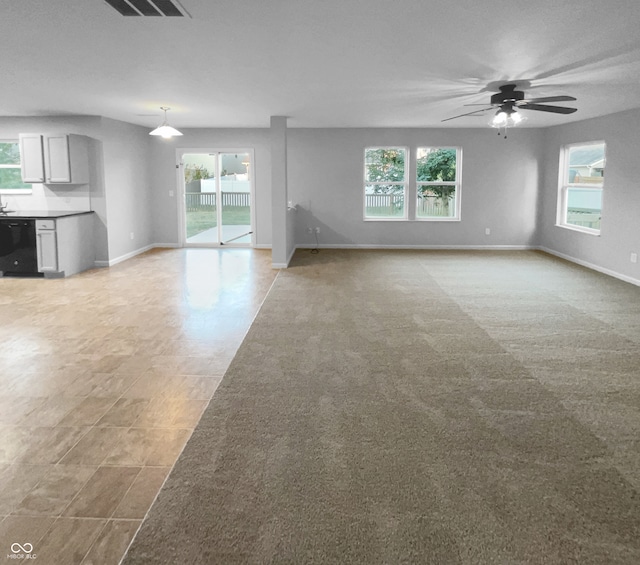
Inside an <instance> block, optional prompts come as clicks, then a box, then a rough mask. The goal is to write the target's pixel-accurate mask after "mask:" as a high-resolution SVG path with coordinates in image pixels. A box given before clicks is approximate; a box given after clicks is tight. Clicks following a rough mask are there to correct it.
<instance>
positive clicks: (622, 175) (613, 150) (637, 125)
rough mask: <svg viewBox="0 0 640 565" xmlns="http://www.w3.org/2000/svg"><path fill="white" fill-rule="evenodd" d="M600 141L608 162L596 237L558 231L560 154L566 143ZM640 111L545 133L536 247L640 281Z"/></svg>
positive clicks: (562, 230)
mask: <svg viewBox="0 0 640 565" xmlns="http://www.w3.org/2000/svg"><path fill="white" fill-rule="evenodd" d="M598 140H604V141H605V142H606V144H607V163H606V168H605V180H604V190H603V200H602V222H601V230H600V232H601V233H600V235H599V236H594V235H590V234H586V233H580V232H576V231H572V230H568V229H565V228H561V227H557V226H556V225H555V223H556V203H557V194H558V172H559V171H558V169H559V156H560V149H561V147H562V146H563V145H566V144H569V143H578V142H586V141H598ZM639 149H640V110H632V111H628V112H622V113H618V114H612V115H610V116H605V117H602V118H596V119H592V120H585V121H582V122H575V123H572V124H568V125H564V126H557V127H552V128H548V129H547V130H545V132H544V155H543V164H544V175H543V177H542V179H541V180H542V182H541V183H540V214H539V217H538V226H539V229H538V235H537V238H536V242H537V244H538V245H540V246H542V247H543V248H545V249H548V250H550V251H552V252H554V253H557V254H560V255H563V256H566V257H568V258H572V259H574V260H577V261H579V262H581V263H584V264H587V265H589V266H593V267H597V268H599V269H600V270H603V271H605V272H611V273H612V274H617V275H622V278H625V277H627V278H629V279H633V280H635V281H638V280H640V264H639V263H635V264H634V263H631V262H630V255H631V253H632V252H634V253H638V254H640V186H639V185H640V181H639V179H638V170H639V168H638V163H639V158H638V150H639Z"/></svg>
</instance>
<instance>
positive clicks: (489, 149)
mask: <svg viewBox="0 0 640 565" xmlns="http://www.w3.org/2000/svg"><path fill="white" fill-rule="evenodd" d="M542 135H543V132H542V130H539V129H524V128H522V129H519V130H514V131H513V132H510V133H509V136H508V139H507V140H505V139H503V138H502V137H499V136H498V135H497V134H496V131H495V130H493V129H490V128H482V129H417V128H416V129H290V130H288V143H289V152H288V167H289V183H288V184H289V186H288V188H289V199H290V200H293V201H294V203H295V204H297V205H298V212H297V213H296V235H295V239H296V242H297V243H298V245H300V244H302V245H307V246H309V245H315V236H313V235H310V234H309V233H308V231H307V228H308V227H319V228H320V235H319V242H320V244H321V245H336V246H342V245H347V246H425V247H429V246H434V247H437V246H444V247H454V246H461V247H482V246H518V247H519V246H529V245H533V244H534V243H535V241H534V239H535V231H536V217H537V191H538V182H539V174H540V172H539V159H540V156H541V153H542V146H541V140H542ZM368 146H409V147H410V148H411V149H412V154H414V153H415V151H414V149H415V148H416V147H420V146H461V147H462V162H463V166H462V195H461V197H462V213H461V221H459V222H425V221H401V222H399V221H364V220H363V158H364V149H365V147H368ZM485 228H490V229H491V235H488V236H487V235H485Z"/></svg>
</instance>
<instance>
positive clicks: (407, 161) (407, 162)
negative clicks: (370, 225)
mask: <svg viewBox="0 0 640 565" xmlns="http://www.w3.org/2000/svg"><path fill="white" fill-rule="evenodd" d="M377 149H402V150H403V151H404V180H403V181H388V182H387V181H384V182H371V181H369V180H367V151H370V150H374V151H375V150H377ZM362 156H363V167H362V178H363V185H362V218H363V220H364V221H365V222H406V221H407V220H408V219H409V179H410V178H411V173H410V171H411V149H410V148H409V147H408V146H406V145H370V146H369V145H368V146H366V147H365V148H364V151H363V154H362ZM371 184H385V185H395V186H402V187H403V196H404V205H403V215H402V216H367V185H371Z"/></svg>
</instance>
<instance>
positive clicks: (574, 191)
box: [557, 141, 606, 235]
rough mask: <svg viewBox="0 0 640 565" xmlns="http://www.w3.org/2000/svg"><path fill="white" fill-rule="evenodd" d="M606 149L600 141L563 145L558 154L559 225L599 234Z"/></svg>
mask: <svg viewBox="0 0 640 565" xmlns="http://www.w3.org/2000/svg"><path fill="white" fill-rule="evenodd" d="M605 150H606V146H605V143H604V142H603V141H596V142H592V143H582V144H575V145H566V146H564V147H563V148H562V151H561V154H560V182H559V191H558V219H557V223H558V225H559V226H562V227H567V228H571V229H575V230H578V231H583V232H586V233H592V234H595V235H597V234H599V233H600V220H601V216H602V189H603V186H604V168H605V163H606V155H605V152H606V151H605Z"/></svg>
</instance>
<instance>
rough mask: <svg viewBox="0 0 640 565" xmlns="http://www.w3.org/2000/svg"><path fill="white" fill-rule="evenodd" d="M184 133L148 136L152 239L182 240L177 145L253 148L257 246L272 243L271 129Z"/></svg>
mask: <svg viewBox="0 0 640 565" xmlns="http://www.w3.org/2000/svg"><path fill="white" fill-rule="evenodd" d="M181 131H182V133H183V135H182V136H180V137H173V138H171V139H162V138H159V137H152V136H147V137H149V143H150V155H151V157H150V160H149V170H150V175H151V176H150V178H151V189H150V201H149V206H150V207H151V213H152V218H153V230H152V231H153V235H152V239H153V241H154V243H155V244H156V245H159V246H178V245H179V244H180V242H181V236H180V233H179V225H180V224H179V220H178V213H179V212H178V210H179V206H178V196H179V190H178V176H177V174H176V151H177V150H178V149H205V150H206V149H244V148H247V149H248V148H252V149H253V150H254V163H253V171H254V174H255V178H254V189H255V193H254V197H255V202H254V203H253V204H254V206H255V212H256V215H255V225H254V226H253V231H254V239H255V245H256V247H271V158H270V145H269V129H268V128H253V129H242V128H238V129H231V128H230V129H225V128H222V129H216V128H197V129H181Z"/></svg>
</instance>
